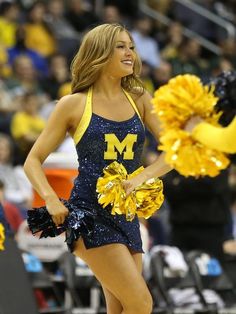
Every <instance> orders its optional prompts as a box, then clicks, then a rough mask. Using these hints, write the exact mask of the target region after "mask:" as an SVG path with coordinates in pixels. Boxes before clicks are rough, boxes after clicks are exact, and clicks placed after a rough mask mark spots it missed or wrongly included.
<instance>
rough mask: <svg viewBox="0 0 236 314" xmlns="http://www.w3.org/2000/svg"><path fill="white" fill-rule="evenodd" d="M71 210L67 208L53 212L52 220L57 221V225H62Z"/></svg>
mask: <svg viewBox="0 0 236 314" xmlns="http://www.w3.org/2000/svg"><path fill="white" fill-rule="evenodd" d="M68 213H69V211H68V210H66V211H64V212H60V213H55V214H51V216H52V220H53V222H54V223H55V225H56V226H60V225H62V224H63V223H64V221H65V219H66V217H67V216H68Z"/></svg>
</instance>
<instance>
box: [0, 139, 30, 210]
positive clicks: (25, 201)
mask: <svg viewBox="0 0 236 314" xmlns="http://www.w3.org/2000/svg"><path fill="white" fill-rule="evenodd" d="M12 160H13V143H12V140H11V139H10V137H9V136H7V135H6V134H0V180H1V181H2V182H3V184H4V200H5V201H7V202H10V203H12V204H14V205H15V206H16V207H18V209H20V210H21V211H22V215H24V214H25V210H26V209H29V208H31V205H32V197H33V193H32V187H31V184H30V183H29V181H28V179H27V177H26V176H25V173H24V171H23V168H22V166H13V164H12Z"/></svg>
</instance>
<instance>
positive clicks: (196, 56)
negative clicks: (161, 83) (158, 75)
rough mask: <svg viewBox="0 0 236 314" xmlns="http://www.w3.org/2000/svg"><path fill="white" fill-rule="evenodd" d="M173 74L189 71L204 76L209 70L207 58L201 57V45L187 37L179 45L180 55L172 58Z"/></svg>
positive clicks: (170, 60)
mask: <svg viewBox="0 0 236 314" xmlns="http://www.w3.org/2000/svg"><path fill="white" fill-rule="evenodd" d="M169 62H170V63H171V65H172V69H173V76H176V75H179V74H184V73H189V74H194V75H197V76H200V77H201V76H202V75H203V74H205V72H206V70H207V64H206V62H205V60H203V59H202V58H201V46H200V44H199V43H198V42H197V41H196V40H195V39H191V38H185V39H184V40H183V41H182V43H181V45H180V46H179V52H178V55H177V56H176V57H174V58H170V59H169Z"/></svg>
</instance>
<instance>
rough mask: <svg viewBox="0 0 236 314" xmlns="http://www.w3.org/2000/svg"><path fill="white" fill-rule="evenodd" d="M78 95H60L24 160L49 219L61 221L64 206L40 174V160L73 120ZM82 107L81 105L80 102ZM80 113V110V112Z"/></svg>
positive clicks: (41, 170) (65, 211)
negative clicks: (43, 201)
mask: <svg viewBox="0 0 236 314" xmlns="http://www.w3.org/2000/svg"><path fill="white" fill-rule="evenodd" d="M76 97H78V95H70V96H65V97H63V98H62V99H61V100H60V101H59V102H58V103H57V105H56V107H55V109H54V111H53V112H52V114H51V116H50V118H49V120H48V122H47V124H46V127H45V128H44V130H43V132H42V133H41V134H40V136H39V137H38V139H37V141H36V142H35V144H34V146H33V147H32V149H31V151H30V153H29V155H28V157H27V159H26V161H25V164H24V170H25V173H26V175H27V177H28V178H29V180H30V182H31V183H32V185H33V187H34V189H35V190H36V191H37V192H38V194H39V195H40V196H41V197H42V198H43V199H44V200H45V203H46V206H47V210H48V212H49V213H50V215H52V218H53V221H54V222H55V223H56V224H57V225H59V224H62V223H63V221H64V219H65V217H66V215H67V214H68V210H67V209H66V207H65V206H64V205H62V203H61V202H60V200H59V198H58V196H57V195H56V193H55V191H54V190H53V189H52V187H51V186H50V185H49V183H48V181H47V178H46V176H45V174H44V171H43V168H42V164H43V162H44V160H45V159H46V158H47V157H48V155H49V154H50V153H51V152H53V151H55V149H56V147H57V146H58V145H59V144H60V143H61V142H62V141H63V139H64V138H65V136H66V133H67V131H71V129H72V128H73V123H74V124H75V118H74V117H75V116H76V114H77V117H78V115H79V114H78V112H77V113H76V114H75V109H74V108H78V103H79V101H78V98H76ZM80 107H82V106H80ZM82 109H83V108H82ZM81 114H82V112H81Z"/></svg>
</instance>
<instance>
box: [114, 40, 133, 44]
mask: <svg viewBox="0 0 236 314" xmlns="http://www.w3.org/2000/svg"><path fill="white" fill-rule="evenodd" d="M116 43H123V44H126V43H127V41H124V40H117V42H116ZM128 43H129V44H134V43H133V42H132V41H129V42H128Z"/></svg>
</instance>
